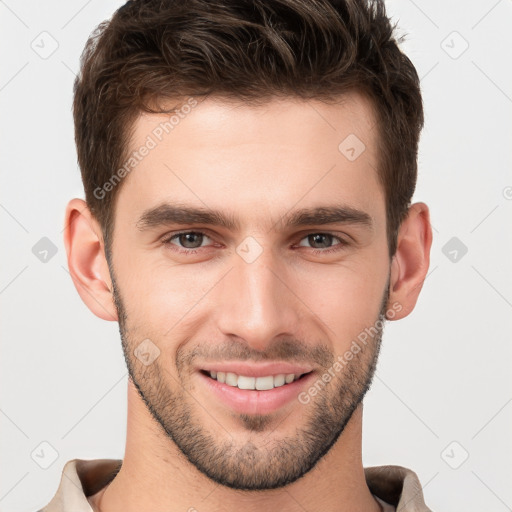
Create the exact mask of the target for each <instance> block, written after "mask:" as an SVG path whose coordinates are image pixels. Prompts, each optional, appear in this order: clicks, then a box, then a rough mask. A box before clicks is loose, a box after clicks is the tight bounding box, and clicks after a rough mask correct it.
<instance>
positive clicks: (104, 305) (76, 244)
mask: <svg viewBox="0 0 512 512" xmlns="http://www.w3.org/2000/svg"><path fill="white" fill-rule="evenodd" d="M64 245H65V247H66V253H67V260H68V268H69V273H70V275H71V279H72V280H73V283H74V285H75V288H76V289H77V291H78V294H79V295H80V297H81V299H82V300H83V301H84V303H85V305H86V306H87V307H88V308H89V309H90V310H91V311H92V312H93V313H94V314H95V315H96V316H98V317H99V318H102V319H104V320H112V321H117V310H116V307H115V304H114V300H113V296H112V293H111V290H112V281H111V278H110V272H109V269H108V264H107V260H106V257H105V251H104V245H103V237H102V234H101V229H100V226H99V224H98V222H97V221H96V219H95V218H94V217H93V215H92V214H91V212H90V210H89V208H88V207H87V204H86V202H85V201H83V200H82V199H72V200H71V201H69V203H68V205H67V207H66V217H65V228H64Z"/></svg>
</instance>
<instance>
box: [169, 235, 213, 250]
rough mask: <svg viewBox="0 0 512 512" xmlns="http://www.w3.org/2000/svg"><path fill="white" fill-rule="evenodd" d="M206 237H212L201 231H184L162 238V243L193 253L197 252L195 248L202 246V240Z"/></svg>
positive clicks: (173, 248)
mask: <svg viewBox="0 0 512 512" xmlns="http://www.w3.org/2000/svg"><path fill="white" fill-rule="evenodd" d="M205 238H206V239H209V238H210V237H208V236H207V235H206V234H205V233H202V232H201V231H183V232H181V233H174V234H173V235H170V236H167V237H166V238H164V239H163V240H162V243H163V244H164V245H167V246H169V247H170V248H171V249H172V250H174V251H177V252H179V253H182V254H189V253H190V254H192V253H195V252H196V251H195V249H200V248H201V247H202V242H203V241H204V239H205ZM174 240H176V242H177V243H174ZM171 246H172V247H171Z"/></svg>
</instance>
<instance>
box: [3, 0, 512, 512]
mask: <svg viewBox="0 0 512 512" xmlns="http://www.w3.org/2000/svg"><path fill="white" fill-rule="evenodd" d="M120 4H121V3H120V2H117V1H116V2H114V1H113V0H109V1H105V0H89V1H83V0H73V1H68V2H57V1H56V0H49V1H47V2H35V1H19V2H15V1H14V0H6V1H0V20H1V21H0V23H1V30H0V58H1V68H0V70H1V71H0V108H1V117H0V130H1V132H0V141H1V152H0V172H1V188H0V225H1V237H2V238H1V239H2V246H1V247H2V251H1V255H2V263H1V265H0V307H1V317H2V318H1V343H2V346H1V368H0V378H1V383H0V384H1V401H0V427H1V431H2V437H1V445H0V449H1V458H0V460H1V474H0V510H1V511H7V510H10V511H13V512H18V511H31V510H37V509H38V508H39V507H42V506H43V505H46V504H47V503H48V502H49V501H50V499H51V498H52V496H53V495H54V493H55V491H56V489H57V485H58V482H59V480H60V477H61V471H62V467H63V465H64V463H65V462H66V461H67V460H69V459H72V458H122V457H123V452H124V440H125V432H126V427H125V424H126V417H125V415H126V384H127V372H126V368H125V364H124V360H123V357H122V352H121V344H120V340H119V334H118V330H117V324H116V323H109V322H105V321H102V320H99V319H98V318H96V317H95V316H93V315H92V313H90V312H89V310H88V309H87V308H86V307H85V305H84V304H83V303H82V302H81V300H80V298H79V296H78V294H77V293H76V291H75V289H74V287H73V285H72V282H71V279H70V277H69V275H68V273H67V270H66V268H67V264H66V257H65V251H64V245H63V241H62V228H63V216H64V208H65V205H66V202H67V201H68V199H70V198H71V197H76V196H78V197H83V192H82V186H81V181H80V176H79V171H78V168H77V165H76V154H75V147H74V141H73V125H72V117H71V102H72V85H73V80H74V78H75V73H76V72H77V70H78V58H79V55H80V52H81V50H82V48H83V46H84V44H85V41H86V39H87V36H88V35H89V33H90V32H91V31H92V29H93V28H94V27H95V26H96V25H97V24H98V23H99V22H100V21H102V20H104V19H106V18H109V17H110V16H111V14H112V13H113V12H114V10H115V9H116V8H117V7H118V6H119V5H120ZM388 11H389V14H390V15H392V17H393V20H394V21H398V22H399V30H398V34H403V33H407V40H406V42H405V43H404V44H403V45H402V48H403V49H404V50H405V52H406V53H407V54H408V55H409V57H410V58H411V60H412V61H413V63H414V64H415V66H416V68H417V70H418V74H419V75H420V77H422V89H423V95H424V102H425V113H426V124H425V129H424V132H423V134H422V139H421V146H420V148H421V149H420V157H419V182H418V187H417V192H416V194H415V200H417V201H425V202H426V203H427V204H428V205H429V206H430V208H431V217H432V224H433V226H434V243H433V248H432V262H431V269H430V273H429V276H428V278H427V280H426V282H425V285H424V289H423V292H422V294H421V296H420V299H419V302H418V305H417V307H416V310H415V311H414V312H413V314H412V315H411V316H409V317H408V318H406V319H404V320H402V321H400V322H392V323H388V324H387V326H386V329H385V335H384V343H383V348H382V353H381V359H380V364H379V368H378V371H377V374H376V377H375V381H374V385H373V387H372V389H371V391H370V392H369V394H368V396H367V398H366V402H365V424H364V437H363V439H364V441H363V458H364V459H363V460H364V465H365V466H371V465H383V464H398V465H403V466H406V467H409V468H411V469H413V470H414V471H415V472H416V473H417V474H418V476H419V478H420V481H421V483H422V485H423V486H424V494H425V498H426V502H427V504H428V505H429V506H430V507H431V508H432V509H433V510H439V511H441V510H442V511H446V512H447V511H460V510H464V511H466V512H471V511H475V512H476V511H481V510H485V511H486V512H491V511H496V512H501V511H506V510H512V508H511V507H512V487H511V485H510V482H511V481H512V480H511V476H512V475H511V473H512V472H511V466H512V457H511V455H512V436H511V435H510V433H511V426H512V403H511V401H512V389H511V386H510V366H511V361H512V358H511V351H512V350H511V343H510V335H511V324H510V313H511V308H512V286H511V284H512V283H511V281H512V273H511V271H510V268H511V260H510V255H511V246H512V243H511V242H512V230H511V223H510V219H511V212H512V200H511V199H512V188H511V187H512V174H511V160H512V155H511V151H510V146H511V142H512V122H511V113H512V71H511V65H510V63H511V59H512V51H511V49H512V31H511V30H510V26H511V23H512V3H511V1H510V0H500V1H496V0H485V1H484V0H482V1H478V2H477V1H471V2H468V1H457V2H454V1H452V2H446V1H443V2H441V1H439V0H437V1H432V0H430V1H428V2H427V1H423V0H421V1H420V0H416V1H415V2H414V1H412V0H410V1H409V0H401V1H398V0H397V1H392V2H388ZM44 31H46V32H47V33H48V34H50V35H51V36H48V35H47V34H43V35H42V36H41V35H40V34H41V33H42V32H44ZM454 31H455V32H457V33H456V34H454V33H453V32H454ZM41 38H46V39H44V47H45V49H46V50H45V51H49V50H50V49H52V44H53V45H55V44H56V43H54V42H52V39H54V40H55V41H56V42H57V43H58V48H57V49H56V51H55V52H54V53H53V54H52V55H51V56H49V57H48V58H46V59H43V58H41V57H40V56H39V55H38V54H37V53H36V52H35V51H34V50H33V48H32V47H31V44H32V46H35V45H36V44H39V46H40V47H41V46H42V43H41ZM33 41H34V43H32V42H33ZM466 44H467V45H469V46H468V48H467V49H466V50H465V51H464V52H463V53H461V52H462V50H464V48H465V46H466ZM40 51H42V50H41V49H40ZM507 187H508V188H507ZM42 237H48V238H49V239H50V240H51V241H52V242H53V243H54V244H55V246H56V247H57V253H56V255H55V256H54V257H53V258H51V259H50V260H49V261H48V262H46V263H42V262H41V261H39V259H38V258H36V256H35V255H34V254H33V252H32V247H33V246H34V245H35V244H36V243H37V242H38V241H39V240H40V239H41V238H42ZM452 237H457V239H458V240H459V241H460V242H456V243H458V244H459V245H460V243H463V244H464V245H465V246H466V247H467V249H468V251H467V254H465V255H464V256H462V257H461V256H460V254H461V252H460V250H459V253H458V258H457V261H455V262H453V261H451V260H450V257H453V253H452V256H450V255H449V256H450V257H447V256H446V255H445V254H444V253H443V247H445V244H447V243H448V242H449V241H450V239H452ZM452 243H453V242H452ZM450 250H452V248H451V247H450V246H448V247H447V249H445V252H447V253H449V251H450ZM43 441H45V442H47V443H50V445H51V446H53V447H54V449H55V450H56V452H57V458H56V460H55V461H54V462H53V463H51V465H50V466H49V467H48V468H47V469H43V468H41V467H40V465H38V463H37V462H36V460H37V457H35V456H34V458H32V457H31V453H33V452H34V450H36V452H37V453H41V450H42V452H44V453H45V457H43V459H44V458H46V462H47V463H50V462H51V455H52V451H51V449H50V448H48V446H47V445H43V446H42V447H41V446H40V443H41V442H43ZM453 442H455V444H451V443H453ZM45 446H46V448H45ZM447 447H448V449H446V448H447ZM466 452H467V454H468V455H469V458H468V459H467V460H466V461H464V462H463V463H462V465H460V467H458V468H457V469H454V468H452V467H450V464H451V465H452V466H457V465H459V464H460V462H461V461H462V460H463V459H464V457H465V456H466ZM443 454H444V455H443ZM39 462H40V463H41V461H39ZM43 462H44V461H43Z"/></svg>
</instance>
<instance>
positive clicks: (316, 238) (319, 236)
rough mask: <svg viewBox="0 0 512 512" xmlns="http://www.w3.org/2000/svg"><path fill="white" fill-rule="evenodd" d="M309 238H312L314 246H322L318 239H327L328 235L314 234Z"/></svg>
mask: <svg viewBox="0 0 512 512" xmlns="http://www.w3.org/2000/svg"><path fill="white" fill-rule="evenodd" d="M310 236H311V237H312V238H313V240H314V242H313V244H316V243H320V244H322V242H321V241H320V242H319V241H318V238H324V239H325V238H326V237H329V236H330V235H323V234H316V235H310ZM325 243H326V242H323V245H325Z"/></svg>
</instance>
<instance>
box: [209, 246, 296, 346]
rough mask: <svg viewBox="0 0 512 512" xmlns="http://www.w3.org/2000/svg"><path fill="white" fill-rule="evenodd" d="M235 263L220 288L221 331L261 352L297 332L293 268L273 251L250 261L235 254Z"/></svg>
mask: <svg viewBox="0 0 512 512" xmlns="http://www.w3.org/2000/svg"><path fill="white" fill-rule="evenodd" d="M233 263H234V268H233V269H232V270H231V271H230V272H229V273H228V274H227V276H226V277H225V279H223V280H222V282H221V283H222V285H221V286H220V287H219V289H218V290H217V293H218V296H217V297H216V299H217V300H218V304H219V308H218V310H217V312H218V315H217V321H218V328H219V330H220V331H221V332H222V333H223V334H224V335H225V336H227V337H233V336H235V337H237V338H239V339H242V340H244V341H245V343H247V345H248V346H249V347H251V348H253V349H255V350H260V351H265V350H266V349H267V347H268V346H269V345H270V344H271V343H272V341H273V340H274V339H275V338H276V337H278V336H283V335H287V336H293V335H294V334H295V335H296V334H297V331H298V329H299V327H300V323H299V314H300V301H299V300H298V298H297V297H296V295H295V294H294V292H293V286H292V283H291V280H292V279H291V275H290V270H289V269H286V268H285V266H284V265H283V264H280V263H279V262H278V261H277V260H276V258H275V257H274V256H273V254H272V252H271V251H270V250H265V251H263V253H262V254H261V255H260V256H259V257H258V258H257V259H256V260H255V261H252V262H250V263H249V262H247V261H245V260H244V259H243V258H241V257H238V255H235V256H234V258H233Z"/></svg>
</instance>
